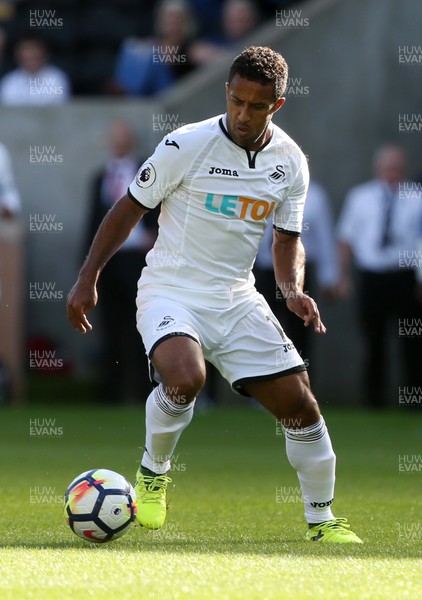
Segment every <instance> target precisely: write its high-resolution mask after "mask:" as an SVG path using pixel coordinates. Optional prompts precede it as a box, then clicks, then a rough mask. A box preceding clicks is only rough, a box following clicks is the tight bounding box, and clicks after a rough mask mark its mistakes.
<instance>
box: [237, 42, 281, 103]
mask: <svg viewBox="0 0 422 600" xmlns="http://www.w3.org/2000/svg"><path fill="white" fill-rule="evenodd" d="M235 75H240V76H241V77H245V78H246V79H250V80H251V81H257V82H258V83H261V84H262V85H265V84H267V83H271V84H272V86H273V91H274V99H275V100H278V99H279V98H281V97H282V96H283V94H284V92H285V91H286V86H287V76H288V66H287V63H286V61H285V60H284V58H283V57H282V56H281V54H279V53H278V52H275V51H274V50H272V49H271V48H268V47H267V46H249V48H245V50H243V52H242V53H241V54H239V56H236V58H235V59H234V61H233V63H232V66H231V67H230V71H229V83H230V82H231V81H232V79H233V77H234V76H235Z"/></svg>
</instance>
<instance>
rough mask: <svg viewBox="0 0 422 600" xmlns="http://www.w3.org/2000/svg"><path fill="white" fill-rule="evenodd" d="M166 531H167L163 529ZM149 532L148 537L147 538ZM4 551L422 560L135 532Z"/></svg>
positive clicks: (283, 542)
mask: <svg viewBox="0 0 422 600" xmlns="http://www.w3.org/2000/svg"><path fill="white" fill-rule="evenodd" d="M163 531H164V530H163ZM144 533H145V535H144ZM0 548H5V549H6V548H15V549H17V548H22V549H23V550H29V549H33V550H37V549H38V550H43V549H48V550H66V549H69V550H77V549H80V550H83V551H87V550H88V551H91V552H101V551H102V550H104V549H107V551H109V550H112V551H115V552H118V551H124V552H157V551H158V552H163V553H168V554H175V553H176V554H178V555H180V554H184V553H186V554H192V553H194V554H210V555H211V554H233V555H236V554H237V555H245V556H248V555H249V556H250V555H261V556H284V555H288V556H306V557H307V556H317V557H318V556H326V557H333V558H336V557H337V558H338V557H339V556H344V557H348V556H351V557H357V558H365V557H373V558H399V559H400V558H401V559H406V558H420V557H421V554H422V552H421V548H420V546H419V544H416V543H415V545H414V546H413V545H412V546H409V547H404V546H403V544H402V543H399V542H398V541H397V542H389V543H388V542H386V541H385V540H382V541H378V542H377V545H375V544H374V543H368V542H366V543H365V544H364V545H360V544H350V545H349V544H343V545H339V544H333V545H327V544H325V545H323V544H316V543H311V542H306V541H305V540H303V539H302V538H300V537H295V536H292V537H291V538H287V537H284V538H282V537H277V536H271V537H270V538H268V539H259V540H257V539H253V538H247V539H245V538H243V537H242V538H235V537H233V536H232V537H227V539H225V538H224V537H221V536H219V537H218V538H212V537H209V538H206V539H204V537H200V538H198V539H196V538H195V536H193V535H186V536H185V537H184V538H183V539H177V538H176V539H174V536H165V535H164V534H161V536H160V534H158V532H157V533H154V532H151V531H148V532H142V531H141V534H140V535H139V533H138V532H134V535H130V536H128V537H126V538H125V540H115V541H112V542H109V543H105V544H93V543H89V542H84V541H83V540H78V539H77V538H75V539H72V538H71V539H69V540H57V541H51V540H45V541H43V540H39V541H38V542H28V541H25V540H14V541H13V542H10V543H5V542H0Z"/></svg>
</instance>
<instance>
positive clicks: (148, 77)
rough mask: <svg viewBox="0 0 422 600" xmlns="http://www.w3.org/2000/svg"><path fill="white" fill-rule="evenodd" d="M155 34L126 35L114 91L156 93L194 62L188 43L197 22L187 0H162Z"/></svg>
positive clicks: (142, 94) (116, 73) (156, 20)
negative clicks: (148, 36) (150, 35)
mask: <svg viewBox="0 0 422 600" xmlns="http://www.w3.org/2000/svg"><path fill="white" fill-rule="evenodd" d="M154 30H155V37H154V38H152V39H136V38H129V39H127V40H126V41H125V42H124V43H123V46H122V49H121V51H120V54H119V56H118V58H117V64H116V68H115V74H114V81H113V82H112V85H111V90H110V91H111V92H114V93H120V94H124V95H128V96H154V95H155V94H158V93H159V92H162V91H163V90H165V89H167V88H168V87H169V86H171V85H172V84H173V83H174V82H175V81H177V80H178V79H179V78H180V77H183V76H184V75H186V74H187V73H189V71H191V70H192V68H193V66H192V64H191V61H190V58H189V46H190V43H191V42H192V39H193V37H194V35H195V33H196V24H195V21H194V18H193V15H192V12H191V10H190V7H189V4H188V3H187V2H185V0H163V1H162V2H160V4H159V5H158V7H157V12H156V18H155V25H154Z"/></svg>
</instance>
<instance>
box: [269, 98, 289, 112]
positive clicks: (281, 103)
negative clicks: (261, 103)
mask: <svg viewBox="0 0 422 600" xmlns="http://www.w3.org/2000/svg"><path fill="white" fill-rule="evenodd" d="M285 102H286V98H279V99H278V100H277V102H276V103H275V104H274V108H273V109H272V111H271V112H272V113H273V114H274V113H276V112H277V111H278V109H279V108H281V107H282V106H283V104H284V103H285Z"/></svg>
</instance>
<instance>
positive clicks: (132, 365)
mask: <svg viewBox="0 0 422 600" xmlns="http://www.w3.org/2000/svg"><path fill="white" fill-rule="evenodd" d="M134 146H135V138H134V134H133V132H132V130H131V129H130V127H129V126H128V125H127V124H126V123H124V122H116V123H114V124H113V125H112V126H111V129H110V158H109V159H108V161H107V163H106V165H105V166H104V168H103V169H102V170H101V171H100V173H98V175H97V176H96V177H95V180H94V184H93V189H92V195H91V203H90V212H91V214H90V218H89V225H88V235H87V238H88V239H87V243H86V245H85V248H84V250H86V251H87V249H88V247H89V245H90V244H91V242H92V240H93V238H94V235H95V233H96V231H97V229H98V226H99V224H100V223H101V221H102V220H103V218H104V216H105V215H106V213H107V212H108V210H109V209H110V208H111V207H112V206H113V204H114V203H115V202H116V201H117V200H118V199H119V198H121V197H122V195H124V194H125V193H126V190H127V187H128V185H129V183H130V182H131V181H132V179H133V178H134V176H135V174H136V172H137V170H138V168H139V166H140V164H141V163H142V162H143V161H141V160H139V159H138V158H137V157H136V156H135V154H134ZM156 213H157V211H151V213H149V214H148V216H147V218H146V219H142V221H140V222H139V223H138V224H137V226H136V227H135V229H134V230H133V232H132V233H131V235H130V236H129V238H128V239H127V240H126V242H125V243H124V244H123V245H122V246H121V248H120V250H119V252H117V253H116V254H115V255H114V256H113V258H112V259H111V260H110V261H109V263H108V264H107V265H106V267H105V268H104V271H103V273H102V275H101V280H100V282H99V290H100V294H101V300H100V302H99V304H98V308H99V314H100V319H101V324H102V330H103V334H104V361H103V369H102V371H101V377H102V381H101V390H100V393H101V400H102V401H105V402H108V403H112V402H115V403H117V402H120V403H124V404H132V403H135V402H139V398H141V399H142V400H146V398H147V396H148V394H149V393H150V391H151V383H150V380H149V374H148V364H147V359H146V356H145V353H144V349H143V346H142V342H141V340H140V338H139V334H138V332H137V330H136V327H135V303H134V295H135V294H136V286H137V281H138V279H139V276H140V274H141V271H142V268H143V267H144V265H145V256H146V254H147V252H148V251H149V250H150V249H151V248H152V246H153V245H154V242H155V238H156V234H157V214H156Z"/></svg>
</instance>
